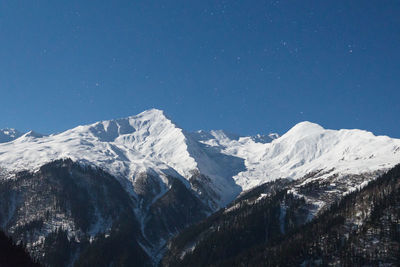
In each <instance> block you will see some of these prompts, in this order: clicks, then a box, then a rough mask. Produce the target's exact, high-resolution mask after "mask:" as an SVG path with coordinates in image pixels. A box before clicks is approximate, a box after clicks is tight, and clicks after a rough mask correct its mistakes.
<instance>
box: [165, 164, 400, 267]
mask: <svg viewBox="0 0 400 267" xmlns="http://www.w3.org/2000/svg"><path fill="white" fill-rule="evenodd" d="M245 203H246V199H242V201H241V202H239V203H237V205H238V206H239V207H238V208H237V209H236V210H234V211H231V212H229V213H223V212H219V213H217V214H215V216H214V217H211V218H210V219H209V220H206V221H205V222H202V223H201V224H198V225H197V226H194V227H191V228H189V229H188V230H187V231H183V233H182V234H181V235H179V236H178V237H177V238H175V239H174V240H173V242H171V244H170V248H171V250H170V252H169V253H167V255H166V257H165V258H164V260H163V264H164V265H169V266H229V267H230V266H299V265H302V264H304V265H305V266H327V265H337V266H363V265H368V266H378V265H385V264H386V265H387V266H399V264H400V165H398V166H396V167H395V168H393V169H392V170H390V171H389V172H388V173H386V174H384V175H382V176H381V177H380V178H378V179H376V180H374V181H373V182H371V183H369V184H368V185H367V186H366V187H364V188H363V189H362V190H356V191H355V192H353V193H351V194H348V195H347V196H345V197H344V198H343V199H342V200H340V201H338V202H336V203H334V204H333V205H332V206H331V207H330V208H329V209H327V210H326V211H324V212H323V213H322V214H320V215H319V216H318V217H317V218H315V219H314V220H313V221H311V222H309V223H305V224H304V221H302V219H303V218H304V217H303V216H302V214H303V213H302V212H299V210H301V209H302V208H303V207H304V203H301V202H299V201H298V200H296V199H295V198H293V197H290V195H289V194H287V193H285V192H284V191H278V192H277V193H276V194H273V195H271V196H270V197H268V198H266V199H265V200H262V201H260V202H258V203H255V204H253V205H250V206H248V205H247V206H246V204H245ZM278 203H280V204H278ZM282 204H284V206H285V207H286V209H285V210H286V216H285V219H284V220H285V223H284V228H285V229H284V233H283V232H282V231H280V230H279V224H278V223H277V222H278V221H279V220H282V217H280V216H279V212H278V210H279V209H278V208H279V206H278V205H282ZM281 207H282V206H281ZM263 215H265V218H264V217H263ZM266 218H267V219H266ZM253 219H254V220H253ZM216 227H218V228H216ZM281 227H282V225H281ZM262 228H264V229H262ZM281 230H282V229H281ZM257 233H258V235H259V236H256V234H257ZM196 237H197V238H196ZM191 242H192V243H193V242H198V243H197V245H196V248H195V249H194V251H193V252H187V254H186V255H185V257H183V259H181V258H180V257H181V255H182V254H181V253H182V251H183V250H184V248H185V246H187V247H188V246H189V245H190V244H191Z"/></svg>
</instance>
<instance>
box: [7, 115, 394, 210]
mask: <svg viewBox="0 0 400 267" xmlns="http://www.w3.org/2000/svg"><path fill="white" fill-rule="evenodd" d="M15 136H17V135H15ZM60 158H71V159H72V160H74V161H77V162H80V163H82V164H91V165H95V166H99V167H101V168H104V169H105V170H107V171H108V172H110V173H111V174H113V175H115V176H116V177H118V178H119V179H120V181H122V182H123V183H125V184H128V185H130V186H131V187H134V183H135V181H134V180H135V177H136V176H137V175H138V174H140V173H143V172H150V173H154V174H156V175H158V176H159V177H160V179H161V180H162V182H163V183H164V182H165V183H167V180H166V179H165V177H166V176H167V175H172V176H177V177H180V179H186V180H189V179H190V178H191V177H192V176H193V175H194V173H201V174H203V175H205V176H207V177H208V178H209V180H208V181H209V183H210V184H209V185H208V187H209V188H212V190H213V191H214V192H213V194H214V195H215V198H216V200H215V201H216V203H218V205H224V204H226V203H228V202H229V201H231V200H232V199H233V198H234V197H236V196H237V195H238V194H239V193H240V191H241V190H247V189H251V188H252V187H254V186H257V185H259V184H262V183H264V182H267V181H270V180H274V179H277V178H293V179H298V178H301V177H303V176H304V175H306V174H308V173H311V172H314V171H317V170H332V169H333V170H334V171H333V172H336V173H341V174H342V173H349V174H357V173H361V172H367V171H375V170H379V169H386V168H389V167H392V166H394V165H395V164H397V163H400V140H399V139H392V138H389V137H385V136H374V135H373V134H372V133H370V132H366V131H362V130H326V129H324V128H323V127H321V126H320V125H318V124H315V123H311V122H301V123H299V124H297V125H295V126H294V127H293V128H292V129H290V130H289V131H288V132H287V133H285V134H284V135H282V136H280V137H279V136H278V135H276V134H274V135H269V136H268V135H256V136H240V135H234V134H229V133H226V132H225V131H221V130H218V131H198V132H194V133H188V132H186V131H184V130H183V129H181V128H179V127H178V126H177V125H176V124H175V123H174V122H173V121H171V120H170V119H169V118H168V117H167V116H166V115H165V114H164V112H163V111H161V110H158V109H151V110H147V111H144V112H142V113H140V114H138V115H135V116H130V117H127V118H122V119H116V120H107V121H101V122H97V123H93V124H90V125H84V126H78V127H75V128H73V129H70V130H67V131H65V132H62V133H59V134H53V135H49V136H43V135H40V134H36V133H34V132H29V133H27V134H25V135H20V136H19V138H17V139H15V140H11V141H8V142H6V143H2V144H0V168H1V169H2V170H3V171H6V172H10V173H11V172H15V171H19V170H23V169H27V170H36V169H38V168H39V167H40V166H42V165H44V164H45V163H48V162H50V161H53V160H56V159H60ZM163 177H164V178H163Z"/></svg>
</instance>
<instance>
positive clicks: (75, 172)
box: [0, 159, 148, 266]
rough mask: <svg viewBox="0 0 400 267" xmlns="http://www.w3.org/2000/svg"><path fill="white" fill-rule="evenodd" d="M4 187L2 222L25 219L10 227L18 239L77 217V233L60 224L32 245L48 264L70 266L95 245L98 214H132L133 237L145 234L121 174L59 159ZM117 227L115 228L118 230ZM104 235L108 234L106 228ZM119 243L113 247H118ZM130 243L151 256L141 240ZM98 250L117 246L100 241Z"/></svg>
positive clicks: (117, 217)
mask: <svg viewBox="0 0 400 267" xmlns="http://www.w3.org/2000/svg"><path fill="white" fill-rule="evenodd" d="M0 192H4V193H5V194H4V195H2V196H0V199H1V200H4V201H2V202H0V223H2V224H3V225H7V227H12V226H13V225H20V226H18V227H15V228H11V229H9V228H7V227H6V230H9V231H10V232H11V233H12V236H13V238H14V239H15V240H20V241H22V242H24V243H30V244H32V243H33V242H36V241H37V238H38V236H40V235H43V232H41V231H45V229H48V227H49V225H50V226H52V225H54V221H56V222H58V221H59V220H60V219H59V218H65V222H67V225H66V227H69V224H70V223H71V221H72V222H73V228H74V233H72V235H75V234H76V235H75V236H71V237H67V231H69V229H67V228H65V229H61V228H60V229H58V230H57V231H55V232H52V233H49V234H47V236H45V240H44V243H43V244H39V245H36V246H31V247H30V253H32V255H34V256H35V257H37V258H39V259H40V261H41V262H42V263H43V264H44V265H47V266H67V265H69V264H71V263H73V260H74V259H76V258H77V257H78V256H79V253H80V252H82V251H84V250H86V249H88V248H90V246H91V245H90V244H89V242H88V236H89V230H90V231H91V229H92V228H93V226H94V225H95V224H96V223H97V222H98V220H100V223H102V222H106V223H107V222H110V223H114V222H117V221H121V220H122V219H121V218H129V220H126V219H125V220H124V221H125V223H126V224H128V226H126V228H129V231H130V233H133V234H131V236H129V238H130V239H132V240H138V239H140V238H141V235H140V227H139V224H138V222H137V220H136V218H135V215H134V213H133V209H134V204H133V202H132V200H131V199H130V197H129V195H128V193H127V192H126V191H125V190H124V189H123V187H122V186H121V185H120V183H119V182H118V180H117V179H116V178H115V177H113V176H111V175H109V174H108V173H106V172H104V171H102V170H101V169H98V168H94V167H83V166H81V165H79V164H77V163H74V162H72V161H71V160H69V159H66V160H57V161H54V162H51V163H49V164H46V165H44V166H42V167H41V168H40V170H39V171H38V172H35V173H30V172H20V173H18V174H17V175H16V178H15V179H12V180H11V179H10V180H2V181H0ZM11 204H12V205H11ZM12 206H15V207H16V208H15V210H14V211H13V210H11V209H10V207H12ZM68 223H69V224H68ZM110 226H111V225H110ZM104 227H107V225H105V226H103V228H104ZM102 230H103V231H105V229H102ZM117 232H118V233H120V231H117ZM117 232H116V231H114V234H113V235H112V236H115V233H117ZM44 233H46V232H44ZM130 233H127V234H130ZM68 235H71V233H68ZM99 236H103V237H104V233H101V234H100V235H99ZM120 237H122V236H121V234H120ZM123 237H125V238H128V236H123ZM35 238H36V239H35ZM110 240H111V239H110ZM107 242H108V241H107ZM135 242H136V241H135ZM115 243H116V242H114V243H113V245H112V247H116V245H115ZM92 244H93V245H95V244H96V242H94V243H92ZM102 248H104V249H105V250H106V251H102V250H101V249H102ZM127 249H131V250H130V251H131V253H132V255H138V257H136V258H137V259H138V260H141V261H142V260H143V261H142V262H143V263H144V264H145V263H146V262H148V259H147V258H146V257H143V255H145V253H144V252H143V250H142V248H141V247H139V246H138V245H137V243H135V244H134V245H133V246H132V245H131V246H127ZM96 251H97V252H98V254H102V253H109V251H111V250H110V249H109V247H107V246H103V247H101V246H97V250H96ZM118 255H119V254H116V255H115V257H119V256H118ZM93 266H95V265H93ZM115 266H118V265H115ZM120 266H123V265H120Z"/></svg>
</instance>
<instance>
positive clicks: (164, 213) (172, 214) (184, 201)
mask: <svg viewBox="0 0 400 267" xmlns="http://www.w3.org/2000/svg"><path fill="white" fill-rule="evenodd" d="M169 179H170V181H171V188H170V189H169V190H168V191H167V192H166V193H165V194H164V195H163V196H162V197H160V198H159V199H157V201H155V202H154V203H153V204H152V205H151V206H150V209H149V214H150V215H149V216H148V218H147V225H146V232H145V233H146V237H147V238H148V239H149V240H153V241H157V239H156V238H157V237H159V236H165V237H166V238H169V237H171V235H172V234H177V233H178V232H179V231H181V230H182V229H184V228H185V227H187V226H188V225H191V224H193V223H196V222H198V221H200V220H202V219H204V218H205V217H206V216H207V213H208V212H211V211H210V209H209V208H208V207H206V206H205V205H204V204H203V203H202V202H201V201H200V200H199V199H198V198H197V197H196V196H195V195H194V194H193V193H192V192H191V190H190V189H189V188H187V187H186V186H185V185H184V184H183V182H182V181H180V180H178V179H177V178H172V177H169ZM171 233H172V234H171Z"/></svg>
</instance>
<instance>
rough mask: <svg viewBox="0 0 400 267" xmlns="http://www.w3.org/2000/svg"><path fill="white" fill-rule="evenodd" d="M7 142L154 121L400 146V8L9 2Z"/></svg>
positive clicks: (3, 75)
mask: <svg viewBox="0 0 400 267" xmlns="http://www.w3.org/2000/svg"><path fill="white" fill-rule="evenodd" d="M0 38H1V39H0V90H1V91H0V114H1V116H0V128H4V127H14V128H17V129H20V130H28V129H34V130H36V131H38V132H42V133H52V132H58V131H62V130H65V129H68V128H71V127H74V126H76V125H80V124H87V123H92V122H95V121H98V120H105V119H112V118H118V117H126V116H129V115H134V114H137V113H139V112H141V111H143V110H145V109H148V108H152V107H156V108H159V109H163V110H165V112H166V113H167V114H168V115H169V117H171V118H173V119H174V121H175V122H176V123H177V124H178V125H180V126H181V127H183V128H185V129H188V130H196V129H225V130H227V131H230V132H236V133H240V134H255V133H268V132H271V131H272V132H279V133H283V132H285V131H286V130H288V129H289V128H290V127H292V126H293V125H294V124H295V123H297V122H300V121H303V120H309V121H313V122H316V123H319V124H321V125H322V126H324V127H326V128H333V129H337V128H361V129H367V130H370V131H373V132H374V133H376V134H387V135H390V136H393V137H400V117H399V115H400V52H399V49H400V1H398V0H368V1H366V0H353V1H352V0H327V1H320V0H315V1H310V0H302V1H299V0H291V1H289V0H288V1H283V0H282V1H256V0H254V1H209V0H202V1H187V0H182V1H151V0H149V1H133V0H127V1H118V0H115V1H100V0H99V1H82V0H79V1H75V0H70V1H54V0H51V1H50V0H48V1H43V0H38V1H32V0H18V1H1V2H0Z"/></svg>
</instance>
